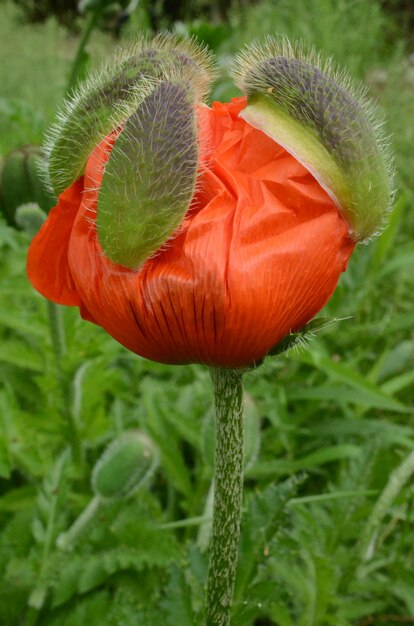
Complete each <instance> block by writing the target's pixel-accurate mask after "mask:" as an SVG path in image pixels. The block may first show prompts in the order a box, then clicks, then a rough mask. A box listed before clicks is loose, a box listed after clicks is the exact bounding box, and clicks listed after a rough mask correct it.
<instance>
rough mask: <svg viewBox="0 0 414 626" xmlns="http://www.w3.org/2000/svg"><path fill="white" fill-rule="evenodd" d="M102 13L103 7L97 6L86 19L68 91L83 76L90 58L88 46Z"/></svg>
mask: <svg viewBox="0 0 414 626" xmlns="http://www.w3.org/2000/svg"><path fill="white" fill-rule="evenodd" d="M100 15H101V9H100V8H97V9H95V10H94V11H92V12H91V14H90V16H89V19H88V20H87V21H86V23H85V26H84V29H83V32H82V35H81V39H80V41H79V45H78V49H77V51H76V56H75V59H74V61H73V63H72V69H71V73H70V76H69V80H68V86H67V91H68V93H69V92H71V91H72V90H73V88H74V87H75V86H76V83H77V82H78V80H79V78H80V77H81V76H82V71H83V69H84V64H85V57H86V60H87V59H88V56H87V53H86V50H85V49H86V46H87V44H88V41H89V38H90V36H91V34H92V32H93V30H94V28H95V26H96V24H97V22H98V18H99V17H100Z"/></svg>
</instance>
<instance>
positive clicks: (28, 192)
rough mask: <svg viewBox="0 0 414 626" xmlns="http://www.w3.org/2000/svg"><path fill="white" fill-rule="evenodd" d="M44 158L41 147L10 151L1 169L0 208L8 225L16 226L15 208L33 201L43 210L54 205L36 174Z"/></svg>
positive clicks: (51, 195) (52, 198) (38, 175)
mask: <svg viewBox="0 0 414 626" xmlns="http://www.w3.org/2000/svg"><path fill="white" fill-rule="evenodd" d="M42 159H43V155H42V150H41V148H40V146H24V147H22V148H17V149H16V150H13V151H12V152H10V153H9V154H8V155H7V156H6V157H5V158H4V161H3V165H2V167H1V168H0V169H1V171H0V206H1V208H2V212H3V213H4V216H5V217H6V219H7V221H8V222H9V223H10V224H15V218H16V216H15V213H16V209H17V207H19V206H20V205H22V204H26V203H28V202H36V203H37V204H39V205H40V207H41V208H42V209H43V210H44V211H46V212H47V211H49V209H50V208H51V207H52V206H53V205H54V204H55V201H56V200H55V198H54V196H53V194H51V193H50V192H49V190H48V189H47V186H46V184H45V183H44V181H43V180H42V177H41V176H40V173H39V165H40V163H41V161H42Z"/></svg>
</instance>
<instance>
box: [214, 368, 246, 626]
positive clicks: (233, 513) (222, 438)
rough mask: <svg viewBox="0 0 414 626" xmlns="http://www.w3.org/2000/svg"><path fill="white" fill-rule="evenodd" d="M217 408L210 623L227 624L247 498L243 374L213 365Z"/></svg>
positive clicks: (219, 625)
mask: <svg viewBox="0 0 414 626" xmlns="http://www.w3.org/2000/svg"><path fill="white" fill-rule="evenodd" d="M211 377H212V380H213V388H214V397H215V407H216V458H215V479H214V480H215V494H214V513H213V529H212V537H211V544H210V564H209V569H208V577H207V597H206V621H205V624H206V626H227V625H228V624H229V623H230V610H231V604H232V599H233V592H234V581H235V576H236V565H237V554H238V546H239V538H240V520H241V511H242V496H243V385H242V373H241V372H239V371H236V370H230V369H212V370H211Z"/></svg>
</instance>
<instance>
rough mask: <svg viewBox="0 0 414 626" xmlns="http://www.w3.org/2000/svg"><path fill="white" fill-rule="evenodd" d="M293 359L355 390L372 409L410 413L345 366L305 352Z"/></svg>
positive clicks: (319, 355) (314, 353)
mask: <svg viewBox="0 0 414 626" xmlns="http://www.w3.org/2000/svg"><path fill="white" fill-rule="evenodd" d="M293 358H294V360H296V361H299V362H301V363H306V364H307V365H314V366H315V367H317V368H318V369H320V370H321V371H323V372H325V374H327V376H329V378H333V379H334V380H339V381H340V382H343V383H345V384H346V385H348V386H349V387H351V388H352V389H355V390H356V391H358V393H360V394H361V397H362V398H364V399H365V401H369V402H371V405H372V406H374V407H377V408H383V409H388V410H390V411H395V412H396V413H406V412H409V411H410V409H409V408H408V407H405V406H404V405H403V404H402V403H401V402H399V401H398V400H395V399H394V398H393V397H392V396H390V395H388V394H387V393H385V392H384V391H383V390H382V389H381V388H380V387H378V386H377V385H375V384H374V383H371V382H369V381H367V380H366V379H365V378H364V377H363V376H362V375H361V374H360V373H359V372H357V371H355V370H353V369H351V368H350V367H348V366H347V365H343V364H342V363H335V362H334V361H332V360H331V359H329V358H327V357H324V356H323V355H321V354H318V353H316V352H307V353H306V354H302V355H296V356H295V357H293ZM300 391H301V390H299V393H300ZM306 391H308V390H306ZM356 403H357V402H356Z"/></svg>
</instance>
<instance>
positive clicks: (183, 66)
mask: <svg viewBox="0 0 414 626" xmlns="http://www.w3.org/2000/svg"><path fill="white" fill-rule="evenodd" d="M177 75H179V76H180V77H182V79H183V80H184V81H189V82H190V84H191V86H192V92H193V94H194V100H195V102H202V101H203V99H204V98H205V96H206V94H207V93H208V90H209V86H210V84H211V82H212V80H213V78H214V63H213V58H212V55H211V53H210V52H209V51H208V50H207V49H206V48H205V47H203V46H201V45H199V44H197V43H196V42H195V41H194V40H193V39H188V40H180V39H178V38H177V37H175V36H174V35H170V34H162V35H158V36H157V37H155V38H154V39H153V40H148V39H145V38H143V39H141V40H140V41H138V42H136V43H135V44H134V45H131V46H129V47H127V48H124V49H122V50H120V51H119V52H118V53H117V54H116V55H114V57H113V59H112V60H111V61H110V62H108V63H107V64H106V65H105V66H104V67H103V68H102V69H101V70H100V71H99V72H96V73H93V74H91V75H90V76H89V77H88V79H87V80H85V81H84V82H82V83H80V85H79V86H78V87H77V88H76V89H75V90H74V92H73V93H72V94H71V95H70V96H69V97H68V98H67V99H66V101H65V102H64V103H63V105H62V108H61V110H60V112H59V113H58V116H57V120H56V122H55V123H54V125H53V126H52V127H51V128H50V129H49V131H48V134H47V138H46V142H45V154H46V158H45V178H46V180H47V182H48V183H49V186H50V187H51V188H52V189H53V190H54V192H55V193H56V194H57V195H59V194H60V193H61V192H62V191H63V190H64V189H66V188H67V187H68V186H69V185H70V184H71V183H72V182H74V181H75V180H76V179H77V178H79V177H80V176H81V175H82V174H83V172H84V168H85V164H86V161H87V159H88V156H89V154H90V153H91V152H92V150H93V149H94V148H95V147H96V145H97V144H99V143H100V142H101V141H102V140H103V139H104V138H105V137H106V136H107V135H108V134H109V133H110V132H111V131H113V130H115V129H117V128H118V127H119V126H122V125H123V124H124V123H125V122H126V120H127V119H128V117H129V116H130V115H132V114H133V112H134V111H135V110H136V109H137V107H138V106H139V104H140V103H141V102H142V101H143V100H144V99H145V98H146V97H147V96H148V94H149V93H150V91H151V89H152V88H153V85H154V81H155V82H156V81H158V80H161V79H168V78H170V77H176V76H177Z"/></svg>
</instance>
